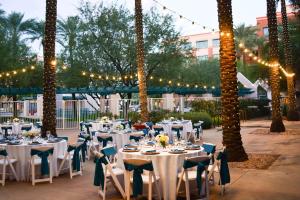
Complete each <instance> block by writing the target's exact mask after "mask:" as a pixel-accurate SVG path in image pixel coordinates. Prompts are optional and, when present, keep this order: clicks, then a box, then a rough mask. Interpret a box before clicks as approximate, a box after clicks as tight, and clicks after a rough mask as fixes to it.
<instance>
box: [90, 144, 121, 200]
mask: <svg viewBox="0 0 300 200" xmlns="http://www.w3.org/2000/svg"><path fill="white" fill-rule="evenodd" d="M116 153H117V151H116V149H115V148H114V147H105V148H103V149H102V150H100V152H97V151H95V150H94V151H93V155H94V156H95V164H96V165H95V176H94V185H95V186H99V191H98V192H99V195H100V196H101V197H102V199H103V200H105V199H106V191H107V183H108V182H109V181H110V182H112V183H113V186H115V188H116V190H117V191H119V192H120V193H121V195H122V197H123V199H125V192H124V189H123V188H122V186H121V184H120V182H119V180H118V178H117V176H121V175H124V171H123V170H122V169H120V168H117V167H115V166H113V165H112V164H111V163H110V161H109V157H110V156H114V155H116Z"/></svg>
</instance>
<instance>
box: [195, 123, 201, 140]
mask: <svg viewBox="0 0 300 200" xmlns="http://www.w3.org/2000/svg"><path fill="white" fill-rule="evenodd" d="M202 124H203V121H199V122H198V123H194V124H193V129H194V130H195V133H196V141H199V140H201V139H202V136H203V129H202Z"/></svg>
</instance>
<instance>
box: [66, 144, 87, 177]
mask: <svg viewBox="0 0 300 200" xmlns="http://www.w3.org/2000/svg"><path fill="white" fill-rule="evenodd" d="M83 145H84V142H77V143H76V144H69V145H68V149H67V151H68V152H71V151H74V154H73V158H72V168H73V170H76V171H78V172H79V171H81V167H80V154H79V153H80V151H81V150H82V146H83ZM82 155H83V156H85V153H82Z"/></svg>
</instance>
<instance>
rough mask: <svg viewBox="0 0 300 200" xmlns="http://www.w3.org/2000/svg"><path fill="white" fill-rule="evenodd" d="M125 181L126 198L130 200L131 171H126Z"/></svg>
mask: <svg viewBox="0 0 300 200" xmlns="http://www.w3.org/2000/svg"><path fill="white" fill-rule="evenodd" d="M124 179H125V180H124V182H125V192H126V199H127V200H130V172H129V171H125V173H124Z"/></svg>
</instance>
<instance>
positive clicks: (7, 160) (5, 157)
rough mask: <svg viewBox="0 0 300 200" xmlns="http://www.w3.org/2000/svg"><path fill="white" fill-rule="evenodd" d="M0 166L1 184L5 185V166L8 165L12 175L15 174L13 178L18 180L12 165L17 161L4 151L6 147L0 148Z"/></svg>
mask: <svg viewBox="0 0 300 200" xmlns="http://www.w3.org/2000/svg"><path fill="white" fill-rule="evenodd" d="M0 158H3V159H0V166H2V173H0V174H2V180H0V183H1V184H2V186H4V185H5V179H6V174H7V173H6V167H7V166H8V165H9V167H10V170H11V172H12V173H13V175H14V176H15V179H16V180H17V181H18V180H19V178H18V176H17V173H16V170H15V168H14V166H13V164H14V163H16V162H17V160H16V159H13V158H9V156H8V153H7V151H6V149H0Z"/></svg>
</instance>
